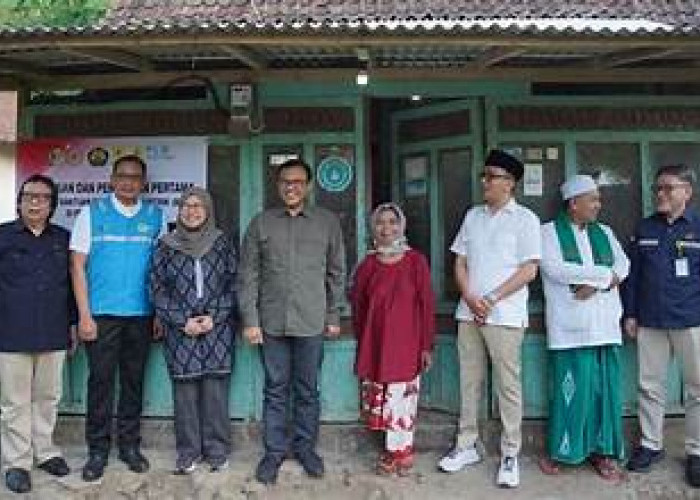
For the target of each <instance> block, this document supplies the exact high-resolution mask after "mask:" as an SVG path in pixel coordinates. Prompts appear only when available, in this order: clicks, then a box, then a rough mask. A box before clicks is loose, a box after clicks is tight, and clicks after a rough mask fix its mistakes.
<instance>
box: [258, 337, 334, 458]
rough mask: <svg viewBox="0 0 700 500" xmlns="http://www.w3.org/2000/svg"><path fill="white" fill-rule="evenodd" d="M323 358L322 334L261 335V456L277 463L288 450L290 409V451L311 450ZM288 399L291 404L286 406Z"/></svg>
mask: <svg viewBox="0 0 700 500" xmlns="http://www.w3.org/2000/svg"><path fill="white" fill-rule="evenodd" d="M322 359H323V335H313V336H310V337H284V336H272V335H267V334H266V335H265V337H264V342H263V345H262V361H263V368H264V370H265V388H264V391H263V393H264V400H263V442H264V445H265V453H266V454H268V455H272V456H273V457H275V458H277V459H278V460H282V459H284V457H285V456H286V455H287V452H288V450H289V442H290V438H289V437H288V434H287V429H288V427H289V425H288V422H289V420H290V419H289V414H288V413H289V410H290V409H291V410H292V415H293V416H292V436H291V443H292V451H293V453H295V454H299V453H303V452H304V451H308V450H313V449H314V448H315V447H316V441H317V440H318V425H319V417H320V413H321V403H320V401H319V391H318V375H319V373H320V370H321V361H322ZM290 400H292V402H293V405H290Z"/></svg>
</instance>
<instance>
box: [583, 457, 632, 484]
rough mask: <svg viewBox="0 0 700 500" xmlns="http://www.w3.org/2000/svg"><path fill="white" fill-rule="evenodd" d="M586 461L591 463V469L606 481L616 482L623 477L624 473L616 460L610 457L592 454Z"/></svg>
mask: <svg viewBox="0 0 700 500" xmlns="http://www.w3.org/2000/svg"><path fill="white" fill-rule="evenodd" d="M588 461H589V462H590V463H591V465H592V466H593V469H595V471H596V472H597V473H598V475H599V476H600V477H602V478H603V479H605V480H606V481H613V482H618V481H622V480H623V479H624V478H625V473H624V472H623V471H622V469H620V467H619V466H618V465H617V462H615V461H614V460H613V459H611V458H610V457H603V456H600V455H593V456H592V457H590V458H589V459H588Z"/></svg>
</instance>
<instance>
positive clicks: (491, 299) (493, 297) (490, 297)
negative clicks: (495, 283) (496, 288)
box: [484, 292, 498, 306]
mask: <svg viewBox="0 0 700 500" xmlns="http://www.w3.org/2000/svg"><path fill="white" fill-rule="evenodd" d="M484 300H485V301H486V302H488V303H489V304H491V305H492V306H495V305H496V302H498V297H497V296H496V292H489V293H487V294H486V295H484Z"/></svg>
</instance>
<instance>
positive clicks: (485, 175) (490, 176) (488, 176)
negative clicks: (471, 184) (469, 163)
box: [480, 172, 513, 182]
mask: <svg viewBox="0 0 700 500" xmlns="http://www.w3.org/2000/svg"><path fill="white" fill-rule="evenodd" d="M480 177H481V180H482V181H485V182H491V181H493V180H496V179H512V178H513V176H512V175H510V174H494V173H491V172H481V175H480Z"/></svg>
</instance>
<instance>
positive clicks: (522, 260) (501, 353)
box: [438, 150, 540, 488]
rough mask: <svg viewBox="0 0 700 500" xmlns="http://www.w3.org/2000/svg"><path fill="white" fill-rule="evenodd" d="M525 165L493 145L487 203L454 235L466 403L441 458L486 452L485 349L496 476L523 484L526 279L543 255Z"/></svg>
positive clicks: (443, 465) (451, 460) (445, 462)
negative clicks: (518, 191) (482, 412)
mask: <svg viewBox="0 0 700 500" xmlns="http://www.w3.org/2000/svg"><path fill="white" fill-rule="evenodd" d="M523 170H524V169H523V164H522V162H520V160H518V159H517V158H514V157H513V156H511V155H509V154H507V153H504V152H503V151H499V150H493V151H491V152H490V153H489V155H488V157H487V158H486V162H485V168H484V172H483V173H482V175H481V179H482V183H483V189H484V202H485V203H484V204H483V205H479V206H476V207H474V208H472V209H471V210H469V211H468V212H467V214H466V216H465V217H464V221H463V222H462V226H461V228H460V230H459V233H458V234H457V236H456V238H455V240H454V242H453V243H452V247H451V250H452V252H454V253H455V254H456V259H455V271H454V272H455V280H456V281H457V285H458V287H459V290H460V295H461V299H460V302H459V305H458V307H457V311H456V313H455V317H456V319H457V322H458V333H457V349H458V353H459V365H460V389H461V395H462V406H461V413H460V419H459V430H458V433H457V438H456V442H455V446H454V448H453V449H452V450H451V451H450V452H449V453H448V454H447V455H446V456H444V457H443V458H442V459H441V460H440V462H439V464H438V466H439V467H440V469H442V470H443V471H445V472H456V471H458V470H461V469H462V468H464V467H465V466H466V465H471V464H475V463H477V462H479V461H480V460H481V456H480V455H479V453H478V451H477V450H476V446H475V445H476V441H477V440H478V427H477V417H478V413H479V402H480V401H481V399H482V397H481V394H482V389H483V383H484V378H485V375H486V360H487V355H488V356H489V357H490V358H491V361H492V363H493V367H494V372H495V375H496V386H495V387H496V392H497V396H498V407H499V409H500V417H501V423H502V424H503V432H502V435H501V463H500V467H499V471H498V476H497V478H496V482H497V484H498V485H499V486H502V487H509V488H515V487H517V486H518V485H519V484H520V474H519V468H518V454H519V452H520V444H521V432H520V425H521V421H522V390H521V381H520V366H521V359H520V347H521V344H522V341H523V336H524V333H525V328H526V327H527V324H528V312H527V297H528V290H527V284H528V283H529V282H530V281H532V280H533V279H535V276H536V275H537V265H538V261H539V259H540V238H539V231H540V221H539V219H538V218H537V216H536V215H535V214H534V213H533V212H532V211H531V210H529V209H528V208H525V207H524V206H522V205H519V204H518V203H516V201H515V199H514V197H513V193H514V190H515V186H516V184H517V182H518V181H519V180H520V179H521V178H522V176H523Z"/></svg>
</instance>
